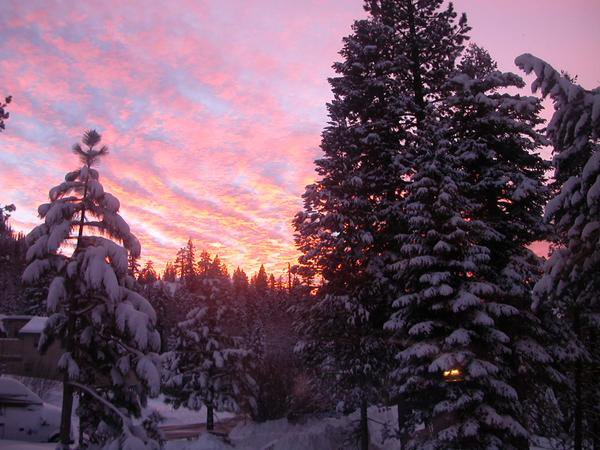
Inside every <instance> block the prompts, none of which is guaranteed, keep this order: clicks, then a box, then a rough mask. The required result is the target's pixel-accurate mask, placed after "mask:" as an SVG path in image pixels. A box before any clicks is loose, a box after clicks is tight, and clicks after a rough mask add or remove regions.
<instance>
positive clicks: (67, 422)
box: [60, 163, 90, 449]
mask: <svg viewBox="0 0 600 450" xmlns="http://www.w3.org/2000/svg"><path fill="white" fill-rule="evenodd" d="M86 165H87V168H88V176H87V177H86V178H85V183H84V188H83V197H82V198H83V202H84V203H83V208H82V209H81V218H80V219H79V231H78V233H77V244H76V245H75V252H77V250H79V245H80V242H81V238H82V236H83V227H84V225H85V200H86V198H87V192H88V181H89V179H90V176H89V170H90V164H89V163H88V164H86ZM76 306H77V305H76V304H75V301H74V299H73V295H72V294H71V297H70V299H69V311H68V313H67V334H66V336H65V340H64V347H65V351H67V352H71V351H72V349H73V345H72V339H73V334H74V333H75V321H76V320H77V317H75V314H74V311H75V310H76ZM69 381H70V380H69V374H68V372H65V374H64V377H63V400H62V411H61V415H60V443H61V447H62V448H63V449H68V448H69V444H70V443H71V416H72V414H73V386H71V384H70V383H69ZM81 432H82V431H81V430H79V434H80V436H81Z"/></svg>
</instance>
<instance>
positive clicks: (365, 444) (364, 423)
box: [360, 399, 369, 450]
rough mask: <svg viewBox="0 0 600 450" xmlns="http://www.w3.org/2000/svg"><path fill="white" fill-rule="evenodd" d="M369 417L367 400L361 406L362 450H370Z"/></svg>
mask: <svg viewBox="0 0 600 450" xmlns="http://www.w3.org/2000/svg"><path fill="white" fill-rule="evenodd" d="M368 420H369V416H368V415H367V399H363V400H362V403H361V405H360V449H361V450H369V423H368Z"/></svg>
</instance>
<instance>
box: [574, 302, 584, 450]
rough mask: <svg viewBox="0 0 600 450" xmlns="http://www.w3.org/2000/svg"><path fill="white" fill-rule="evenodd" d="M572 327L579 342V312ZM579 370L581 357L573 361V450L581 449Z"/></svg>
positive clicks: (581, 409) (581, 414) (581, 418)
mask: <svg viewBox="0 0 600 450" xmlns="http://www.w3.org/2000/svg"><path fill="white" fill-rule="evenodd" d="M573 325H574V328H575V330H574V331H575V334H576V335H577V337H578V338H579V342H581V341H582V339H581V327H580V323H579V312H576V313H575V320H574V324H573ZM581 372H582V365H581V359H580V358H579V359H578V360H577V362H576V363H575V412H574V420H575V436H574V439H573V448H574V450H582V449H583V399H582V397H583V396H582V388H583V386H582V380H581V375H582V374H581Z"/></svg>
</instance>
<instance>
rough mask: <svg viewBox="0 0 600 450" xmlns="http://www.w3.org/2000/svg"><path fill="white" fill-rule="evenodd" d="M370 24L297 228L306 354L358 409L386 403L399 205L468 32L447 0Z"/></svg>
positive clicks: (349, 53) (336, 85)
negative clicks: (430, 113) (305, 274)
mask: <svg viewBox="0 0 600 450" xmlns="http://www.w3.org/2000/svg"><path fill="white" fill-rule="evenodd" d="M365 9H366V10H367V12H368V13H369V17H368V18H367V19H366V20H359V21H357V22H355V23H354V26H353V34H352V35H351V36H349V37H347V38H345V39H344V48H343V49H342V51H341V55H342V57H343V61H342V62H339V63H336V64H334V69H335V71H336V72H337V74H338V76H336V77H334V78H332V79H331V80H330V84H331V85H332V89H333V93H334V100H333V102H332V103H331V104H329V105H328V109H329V116H330V123H329V126H328V127H327V128H326V130H325V132H324V133H323V142H322V145H321V148H322V150H323V152H324V157H323V158H322V159H319V160H317V161H316V165H317V173H318V174H319V176H320V179H319V180H318V181H317V182H316V183H315V184H313V185H310V186H308V187H307V190H306V193H305V194H304V211H303V212H302V213H299V214H298V215H297V217H296V219H295V222H294V224H295V227H296V231H297V245H298V247H299V249H300V250H301V251H302V253H303V256H302V257H301V258H300V262H301V264H302V265H303V266H304V267H305V268H310V269H311V270H312V272H313V273H314V274H317V275H318V276H319V277H320V278H321V279H322V280H323V283H322V285H321V286H320V287H319V289H318V293H317V299H316V302H315V303H314V306H312V307H311V310H312V311H311V313H310V314H311V319H312V320H307V321H303V322H302V323H300V324H299V329H300V332H301V335H304V336H305V339H304V340H303V342H302V344H301V345H300V346H299V349H300V350H301V353H302V354H304V355H305V357H306V358H307V360H308V361H309V362H310V363H311V365H312V366H313V367H316V368H319V370H320V371H321V372H322V373H325V374H327V373H329V374H331V375H333V377H334V380H335V386H336V387H337V388H339V392H338V393H337V396H338V398H339V399H340V400H344V401H345V402H346V405H347V407H349V408H354V407H357V406H359V405H360V407H361V413H362V414H361V416H362V418H361V441H362V443H361V447H362V448H367V447H368V430H367V417H366V407H367V404H368V403H375V402H379V401H381V400H382V392H381V388H382V386H381V380H382V379H383V378H385V376H386V373H387V371H388V363H389V358H388V355H389V349H390V347H389V345H388V340H387V336H386V333H384V330H383V324H384V323H385V321H386V320H387V318H388V308H389V303H390V299H391V298H392V295H393V292H394V289H395V287H394V285H395V284H396V283H395V281H394V280H393V279H390V278H391V277H392V276H393V275H394V274H391V275H390V274H389V273H387V272H388V271H386V266H387V265H388V264H391V263H393V262H394V258H393V255H394V254H397V253H398V248H397V247H398V245H397V243H396V242H395V236H397V235H398V234H400V233H402V232H403V231H404V232H405V231H406V229H407V224H406V222H405V220H404V214H403V206H402V198H403V196H404V195H405V192H406V183H407V182H408V180H409V179H410V177H411V175H412V170H413V168H412V165H413V159H414V158H415V157H416V153H415V152H418V151H420V150H419V148H418V146H416V145H414V141H415V140H418V139H419V135H418V133H417V129H418V126H419V124H420V123H421V122H422V121H423V120H424V119H425V111H426V109H427V104H428V103H429V102H433V101H437V100H439V99H440V98H441V97H442V95H443V85H444V83H445V82H446V81H447V79H448V77H449V75H450V73H452V71H453V70H454V68H455V59H456V57H457V56H458V55H459V54H460V52H461V51H462V49H463V42H464V40H465V39H466V32H467V31H468V27H467V25H466V19H465V18H464V16H463V17H461V18H460V19H459V20H457V15H456V13H455V12H454V10H453V8H452V5H449V6H448V7H446V8H442V0H428V1H418V2H415V1H413V0H403V1H392V0H371V1H366V2H365Z"/></svg>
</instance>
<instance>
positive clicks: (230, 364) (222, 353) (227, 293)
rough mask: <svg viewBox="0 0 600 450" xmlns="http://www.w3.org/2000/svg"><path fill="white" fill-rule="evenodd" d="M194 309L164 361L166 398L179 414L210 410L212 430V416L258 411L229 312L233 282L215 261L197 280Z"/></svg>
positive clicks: (246, 355) (247, 359) (245, 356)
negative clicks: (181, 409) (183, 409)
mask: <svg viewBox="0 0 600 450" xmlns="http://www.w3.org/2000/svg"><path fill="white" fill-rule="evenodd" d="M199 286H200V289H199V292H198V293H195V294H190V295H194V296H197V297H198V298H197V299H196V300H195V301H194V303H195V304H197V305H199V306H196V307H194V308H193V309H192V310H191V311H190V312H189V313H188V314H187V317H186V319H185V320H184V321H183V322H180V323H179V324H178V327H177V331H176V344H175V348H174V350H173V351H171V352H169V353H166V354H165V355H164V364H165V368H166V371H165V392H166V396H167V397H166V398H167V401H168V402H170V403H172V404H173V405H174V406H175V408H178V407H179V406H181V405H184V406H186V407H188V408H190V409H193V410H199V409H200V408H201V407H202V406H205V407H206V409H207V420H206V426H207V429H208V430H212V429H213V428H214V419H213V412H214V411H215V410H216V411H233V412H240V411H241V410H248V409H249V408H252V407H254V400H253V393H252V389H253V385H254V382H253V380H252V378H251V377H250V376H249V375H248V373H249V368H250V364H251V355H250V353H249V352H248V351H247V350H245V349H244V348H243V347H242V342H241V340H240V338H239V337H238V336H237V335H236V331H235V329H234V326H233V325H234V323H233V322H232V321H233V319H234V317H233V312H232V310H231V305H230V301H231V282H230V280H229V277H228V276H227V275H226V274H224V273H223V272H222V267H221V266H220V264H215V263H214V260H213V261H212V262H211V264H210V265H208V266H207V267H206V271H205V272H204V273H201V274H200V275H199Z"/></svg>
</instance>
